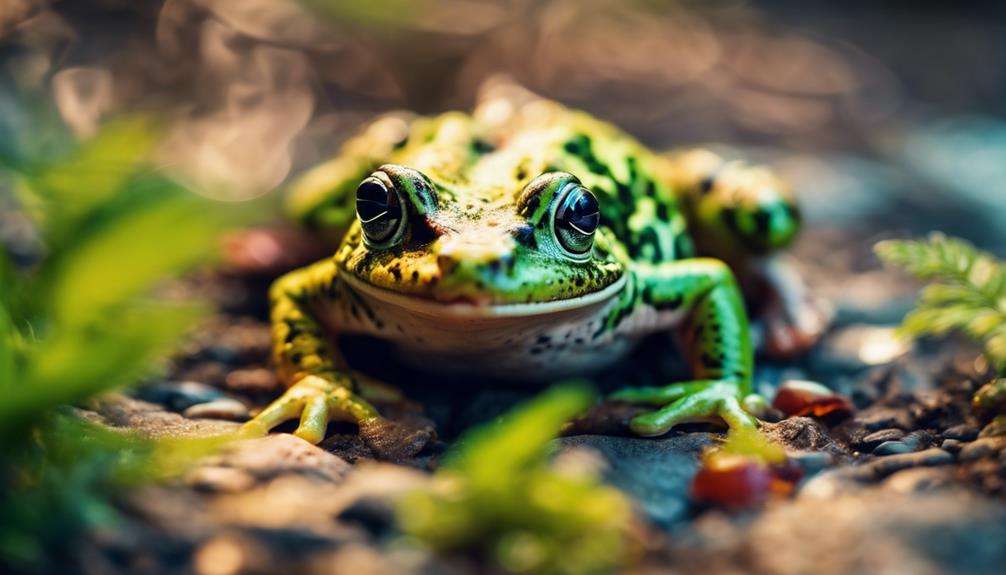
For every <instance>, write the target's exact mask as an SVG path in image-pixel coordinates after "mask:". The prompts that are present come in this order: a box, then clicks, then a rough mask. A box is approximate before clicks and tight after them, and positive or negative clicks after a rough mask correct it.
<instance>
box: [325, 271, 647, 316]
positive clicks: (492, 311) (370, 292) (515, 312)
mask: <svg viewBox="0 0 1006 575" xmlns="http://www.w3.org/2000/svg"><path fill="white" fill-rule="evenodd" d="M340 279H341V280H344V281H345V282H346V285H348V286H349V287H350V289H352V290H353V291H355V292H357V293H359V294H360V295H362V296H364V297H368V298H373V299H375V300H377V301H380V302H382V303H387V304H391V305H394V306H398V307H401V308H403V309H405V310H407V311H410V312H413V313H415V314H417V315H423V316H428V317H453V318H459V319H464V318H471V319H477V318H494V317H495V318H504V317H511V318H517V317H530V316H540V315H548V314H554V313H560V312H564V311H570V310H576V309H581V308H588V307H592V306H596V305H598V304H602V303H604V302H606V301H609V300H611V299H613V298H615V297H617V296H618V294H619V293H621V291H622V290H623V289H624V288H625V283H626V281H627V274H622V275H621V277H619V278H618V279H617V280H615V282H614V283H613V284H611V285H609V286H607V287H605V288H604V289H602V290H599V291H596V292H592V293H589V294H586V295H582V296H579V297H575V298H569V299H561V300H555V301H546V302H533V303H510V304H490V305H479V304H474V303H468V302H458V303H446V302H438V301H434V300H429V299H424V298H420V297H416V296H410V295H405V294H401V293H398V292H394V291H391V290H389V289H385V288H381V287H377V286H374V285H371V284H368V283H366V282H364V281H363V280H361V279H359V278H357V277H353V276H351V275H348V274H347V275H346V276H343V277H340Z"/></svg>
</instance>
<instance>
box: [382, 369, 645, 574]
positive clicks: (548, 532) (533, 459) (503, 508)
mask: <svg viewBox="0 0 1006 575" xmlns="http://www.w3.org/2000/svg"><path fill="white" fill-rule="evenodd" d="M591 401H592V394H591V393H590V392H589V391H588V390H587V389H586V388H584V387H582V386H579V385H567V386H561V387H556V388H553V389H551V390H549V391H547V392H545V393H544V394H543V395H541V396H540V397H538V398H537V399H535V400H533V401H531V402H530V403H528V404H526V405H524V406H522V407H519V408H518V409H516V410H515V411H513V412H511V413H510V414H508V415H506V416H504V417H503V418H502V420H501V421H499V422H497V423H495V424H491V425H486V426H483V427H481V428H478V429H475V430H473V431H471V432H469V433H468V434H467V435H465V436H464V437H463V438H462V439H461V441H460V444H459V445H458V447H457V448H455V450H454V451H453V452H452V453H450V454H449V456H448V457H447V459H446V461H445V462H444V464H443V466H442V468H441V469H440V470H439V471H438V472H437V474H436V476H435V479H434V482H433V487H432V488H431V489H430V490H426V491H421V492H417V493H414V494H412V495H411V496H409V497H407V498H406V499H405V500H404V501H403V502H402V503H401V504H400V506H399V510H398V511H399V513H398V518H399V523H400V525H401V527H402V529H403V531H404V532H405V533H407V534H409V535H411V536H412V537H414V538H416V539H417V540H419V541H420V542H422V543H423V544H425V545H427V546H429V547H431V548H433V549H435V550H437V551H439V552H444V553H468V554H471V555H475V556H477V557H479V558H481V559H482V560H483V561H488V562H491V563H493V564H494V565H495V566H496V567H497V568H501V569H503V570H504V571H507V572H511V573H559V574H567V573H568V574H573V573H604V572H609V571H612V570H614V569H615V568H616V567H617V566H618V565H620V564H621V563H622V562H624V561H625V560H626V559H627V558H628V557H629V555H630V546H631V537H630V533H631V526H632V512H631V508H630V504H629V501H628V500H627V499H626V498H625V497H624V496H623V495H622V494H621V493H620V492H619V491H617V490H615V489H614V488H611V487H608V486H605V485H602V484H601V483H600V482H599V481H598V480H597V478H596V477H594V476H593V475H592V474H590V473H583V472H580V473H577V472H573V471H570V470H563V469H560V468H556V467H555V466H553V465H550V464H549V462H548V459H549V454H550V445H551V444H550V441H551V440H552V439H553V438H554V437H555V436H556V435H557V434H558V433H559V431H560V428H561V426H562V425H563V423H564V422H565V421H567V420H568V419H569V418H570V417H573V416H575V415H576V414H577V413H579V412H581V411H582V410H583V409H584V408H586V407H587V406H588V405H589V404H590V402H591Z"/></svg>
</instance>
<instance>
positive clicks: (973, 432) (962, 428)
mask: <svg viewBox="0 0 1006 575" xmlns="http://www.w3.org/2000/svg"><path fill="white" fill-rule="evenodd" d="M943 437H944V438H945V439H956V440H958V441H974V440H975V439H977V438H978V429H977V428H975V427H973V426H971V425H968V424H966V423H962V424H960V425H955V426H953V427H949V428H947V429H946V430H945V431H944V432H943Z"/></svg>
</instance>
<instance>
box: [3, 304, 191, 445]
mask: <svg viewBox="0 0 1006 575" xmlns="http://www.w3.org/2000/svg"><path fill="white" fill-rule="evenodd" d="M205 314H206V310H205V308H203V307H201V306H186V307H180V306H174V305H161V304H149V305H145V306H139V307H134V308H131V309H121V310H118V311H117V313H116V317H115V318H114V319H111V320H109V321H108V322H107V323H105V324H103V325H102V326H101V327H100V328H89V329H82V330H76V329H68V330H66V331H60V332H58V333H55V334H53V335H52V336H51V337H49V338H47V339H45V340H43V341H42V342H41V343H40V344H39V345H37V346H35V347H34V348H33V349H32V350H31V353H30V355H29V357H28V364H29V365H30V369H29V371H28V373H27V374H26V378H25V379H26V381H28V382H30V385H18V386H16V387H14V388H13V389H10V390H8V391H7V397H6V399H5V400H4V401H3V403H0V426H2V427H0V429H7V428H10V427H12V426H15V427H16V426H17V425H19V424H23V423H25V422H24V421H23V419H24V418H25V417H34V416H36V415H37V414H38V413H40V412H43V411H44V410H46V409H47V408H49V407H51V406H54V405H62V404H69V403H74V402H76V401H80V400H82V399H85V398H87V397H90V396H91V395H94V394H96V393H98V392H101V391H105V390H108V389H115V388H118V387H121V386H123V385H126V384H128V383H132V382H134V381H136V380H137V379H139V378H140V377H141V376H144V375H147V374H149V373H150V372H151V371H152V370H153V369H155V368H156V364H155V363H154V361H155V360H156V359H157V358H159V357H162V356H163V355H164V354H165V353H167V352H169V351H170V350H171V348H172V347H173V346H174V345H175V344H176V343H177V341H178V340H179V338H180V337H181V336H182V335H183V334H184V333H185V332H186V330H187V329H189V328H190V327H191V326H192V325H193V324H194V323H195V322H196V321H197V320H198V319H199V318H200V317H203V316H205ZM82 340H86V341H88V343H87V345H81V341H82Z"/></svg>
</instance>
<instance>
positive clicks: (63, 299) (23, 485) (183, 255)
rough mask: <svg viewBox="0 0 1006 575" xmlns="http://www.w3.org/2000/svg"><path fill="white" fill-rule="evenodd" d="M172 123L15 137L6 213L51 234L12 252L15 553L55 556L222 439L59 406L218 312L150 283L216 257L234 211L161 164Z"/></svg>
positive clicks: (1, 429)
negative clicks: (150, 433) (132, 487)
mask: <svg viewBox="0 0 1006 575" xmlns="http://www.w3.org/2000/svg"><path fill="white" fill-rule="evenodd" d="M38 125H40V126H42V125H45V126H50V127H51V126H52V124H51V123H45V122H40V123H39V124H38ZM3 127H4V126H0V128H3ZM22 128H23V126H22ZM0 131H2V130H0ZM157 133H158V131H157V127H156V125H154V124H153V123H151V122H149V121H145V120H142V119H130V120H119V121H115V122H111V123H109V124H108V125H107V126H106V127H105V129H104V130H103V131H102V132H101V133H100V134H99V135H97V136H96V137H94V138H93V139H91V140H89V141H87V142H85V143H83V144H81V145H74V144H73V143H72V142H71V140H70V139H69V138H68V137H65V135H64V136H60V135H58V134H57V135H53V134H52V133H50V132H48V131H46V132H45V133H44V136H45V137H44V138H43V140H44V142H45V144H44V145H42V144H38V141H39V140H40V139H39V138H36V139H34V140H30V141H29V140H27V139H26V138H27V136H26V135H25V134H24V133H23V132H22V131H15V132H13V133H11V134H7V135H8V136H10V138H5V145H4V146H0V210H3V211H4V212H5V213H6V214H7V215H9V216H12V217H13V216H15V215H16V214H20V215H21V216H25V217H27V218H28V219H29V220H30V222H31V226H30V227H31V229H32V230H34V231H35V232H36V233H37V236H38V241H37V242H36V244H37V245H35V247H34V248H33V249H31V250H28V251H29V252H31V253H30V255H28V256H25V255H24V254H22V257H21V258H20V261H16V262H15V261H14V260H13V259H12V257H11V256H10V251H9V250H7V249H0V449H2V452H0V558H3V559H4V560H5V561H4V562H8V563H10V564H12V565H13V566H14V567H16V568H19V569H51V568H52V567H53V565H54V564H58V563H59V562H60V561H61V560H62V559H63V554H65V553H66V552H67V549H68V547H67V546H68V545H69V544H70V543H69V542H70V540H71V538H70V536H69V534H71V533H75V532H77V530H79V529H80V528H82V527H85V526H88V525H93V524H96V523H103V522H107V521H110V520H112V519H113V518H114V516H115V514H114V511H113V508H112V507H111V506H109V505H108V504H107V503H106V500H107V499H108V497H109V494H110V493H112V492H113V490H114V489H116V488H117V486H120V485H122V484H123V483H124V482H129V481H135V480H139V479H140V478H149V477H154V476H158V475H159V474H161V473H162V472H164V470H165V469H166V467H165V465H166V462H167V461H168V460H169V459H172V458H174V455H178V454H180V453H183V452H186V451H194V452H200V451H201V450H202V448H203V447H205V446H206V445H207V444H203V443H195V444H186V445H182V444H181V443H155V442H153V441H149V440H145V439H141V438H137V437H134V436H130V435H127V434H122V433H115V432H111V431H109V430H106V429H103V428H100V427H98V426H96V425H93V424H88V423H86V422H84V421H81V420H80V419H78V418H76V417H74V416H73V415H72V414H68V413H67V412H66V410H62V409H60V407H59V406H63V405H67V404H73V403H76V402H79V401H81V400H84V399H86V398H89V397H91V396H93V395H94V394H97V393H99V392H102V391H106V390H110V389H115V388H119V387H122V386H125V385H128V384H132V383H135V382H136V381H137V380H138V379H139V378H141V377H142V376H144V375H147V374H149V373H150V372H151V370H152V369H156V367H157V366H158V360H159V359H160V358H161V357H163V356H164V355H165V354H166V353H168V352H169V351H170V350H171V349H172V346H174V345H175V343H176V342H177V341H178V340H179V338H180V337H181V336H182V335H183V334H184V333H185V332H186V330H188V329H189V328H190V327H191V326H192V325H193V322H194V321H195V320H197V319H198V318H199V317H200V316H202V315H203V314H204V312H205V307H204V306H202V305H199V304H194V303H183V302H180V301H178V302H172V301H165V300H166V299H169V298H165V297H160V298H156V299H155V298H153V297H150V295H151V292H152V291H154V290H156V289H157V288H158V287H159V286H161V285H162V283H163V282H164V281H165V280H166V279H168V278H171V277H173V276H176V275H177V274H178V273H180V272H182V271H184V270H186V269H189V268H191V267H192V266H194V265H196V264H198V263H200V262H204V261H206V260H207V259H208V257H210V256H212V255H213V254H214V253H215V252H216V240H217V237H218V235H219V233H220V232H221V231H222V230H223V229H225V227H226V224H227V223H228V221H229V219H230V218H231V217H232V216H230V215H229V214H228V213H226V212H223V211H221V210H220V209H213V208H212V206H209V205H208V202H207V201H206V200H202V199H199V198H197V197H195V196H194V195H192V194H190V193H188V192H187V191H186V190H184V189H182V188H180V187H179V186H178V185H176V184H175V183H174V182H173V181H172V180H171V179H169V178H167V177H165V176H164V175H162V174H161V173H159V172H158V171H157V170H155V169H154V168H153V167H152V165H151V163H150V162H149V156H150V153H151V151H152V150H153V147H154V145H155V143H156V140H157ZM15 136H16V137H17V138H21V139H22V140H24V141H17V140H15ZM12 141H14V142H15V143H14V144H11V142H12ZM15 212H16V213H15ZM172 454H174V455H172ZM175 459H177V458H175Z"/></svg>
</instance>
